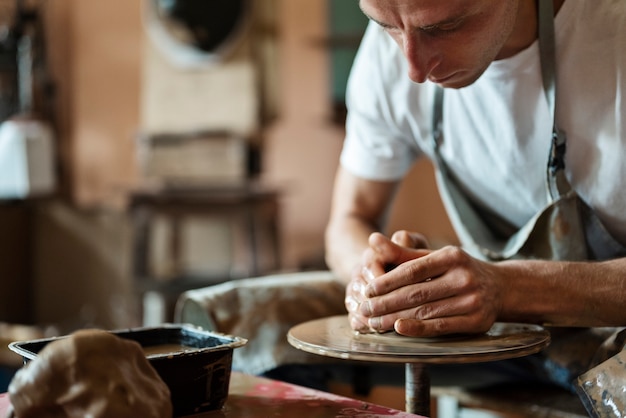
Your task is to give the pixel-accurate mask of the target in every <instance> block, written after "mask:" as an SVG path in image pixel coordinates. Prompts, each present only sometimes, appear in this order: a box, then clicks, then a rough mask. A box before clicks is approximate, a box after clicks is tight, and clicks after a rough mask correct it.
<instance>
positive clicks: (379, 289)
mask: <svg viewBox="0 0 626 418" xmlns="http://www.w3.org/2000/svg"><path fill="white" fill-rule="evenodd" d="M371 244H372V247H373V250H372V251H374V252H378V253H381V254H388V253H392V252H394V251H398V249H397V248H396V247H395V245H394V244H393V243H392V242H390V241H389V240H384V239H381V238H380V237H377V238H376V239H375V242H373V243H371ZM413 251H417V250H413ZM408 252H409V250H405V253H408ZM419 254H420V255H419V256H418V254H416V256H415V257H414V258H413V259H412V260H402V258H400V259H399V261H401V263H398V265H397V266H396V267H395V268H394V269H392V270H389V271H388V272H386V273H384V274H379V275H378V276H377V277H376V279H375V280H370V281H369V282H368V284H367V286H366V287H365V288H364V289H363V299H362V301H361V302H360V303H359V307H358V310H357V312H355V313H354V314H353V315H354V316H355V317H358V318H360V320H361V321H363V322H366V323H367V325H368V326H369V328H371V329H373V330H376V331H378V332H384V331H389V330H394V329H395V331H396V332H398V333H399V334H403V335H407V336H415V337H418V336H419V337H433V336H440V335H446V334H456V333H481V332H486V331H488V330H489V329H490V328H491V326H492V325H493V324H494V322H495V321H496V318H497V317H498V315H499V313H500V312H501V304H502V293H503V292H502V291H501V289H500V287H499V285H501V284H502V283H503V281H501V280H497V277H498V268H497V266H496V265H495V264H493V263H487V262H483V261H480V260H477V259H475V258H473V257H471V256H470V255H469V254H467V253H466V252H464V251H463V250H461V249H460V248H458V247H453V246H448V247H444V248H442V249H439V250H436V251H431V252H429V253H427V254H425V253H424V252H423V251H422V252H421V253H419ZM371 268H372V269H373V268H376V269H378V270H377V272H378V273H380V270H379V264H378V263H374V264H373V266H372V267H371Z"/></svg>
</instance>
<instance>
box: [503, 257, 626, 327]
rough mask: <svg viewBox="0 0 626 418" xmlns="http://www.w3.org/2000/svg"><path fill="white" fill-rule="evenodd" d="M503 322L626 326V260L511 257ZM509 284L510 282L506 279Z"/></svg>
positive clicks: (506, 269)
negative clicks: (625, 306) (589, 260)
mask: <svg viewBox="0 0 626 418" xmlns="http://www.w3.org/2000/svg"><path fill="white" fill-rule="evenodd" d="M499 267H501V273H502V280H503V281H504V282H505V283H504V284H503V289H504V292H503V293H504V294H503V300H502V311H501V315H500V318H499V320H506V321H529V322H536V323H543V324H548V325H555V326H620V325H626V310H624V307H623V305H624V301H626V259H616V260H611V261H604V262H555V261H539V260H536V261H535V260H532V261H518V260H515V261H505V262H501V263H499ZM507 281H508V282H509V283H506V282H507Z"/></svg>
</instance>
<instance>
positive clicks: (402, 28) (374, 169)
mask: <svg viewBox="0 0 626 418" xmlns="http://www.w3.org/2000/svg"><path fill="white" fill-rule="evenodd" d="M545 1H546V0H539V1H538V2H535V1H530V0H505V1H502V0H450V1H445V2H442V1H437V0H361V1H360V7H361V9H362V10H363V12H364V13H365V14H366V15H367V16H368V17H369V18H370V19H371V21H372V22H371V23H370V25H369V27H368V29H367V32H366V34H365V37H364V39H363V42H362V45H361V48H360V51H359V54H358V56H357V58H356V60H355V63H354V66H353V70H352V74H351V79H350V82H349V86H348V97H347V104H348V109H349V112H348V120H347V124H346V128H347V135H346V140H345V145H344V150H343V152H342V156H341V166H340V168H339V169H338V173H337V177H336V184H335V191H334V196H333V206H332V212H331V219H330V222H329V224H328V228H327V231H326V245H327V262H328V264H329V266H330V267H331V269H332V270H333V271H334V272H335V273H336V274H337V275H338V276H339V277H341V278H342V279H344V280H345V282H346V283H347V288H346V289H347V290H346V300H345V304H346V308H347V309H348V312H349V317H350V322H351V326H352V327H353V328H354V329H355V330H357V331H361V332H372V331H376V332H385V331H390V330H395V331H396V332H398V333H400V334H404V335H408V336H438V335H445V334H452V333H480V332H484V331H486V330H488V329H489V328H490V327H491V326H492V325H493V323H494V322H495V321H513V322H530V323H539V324H548V325H553V326H565V327H569V326H576V327H618V326H626V310H624V309H623V303H624V301H625V300H626V285H625V283H626V280H625V279H626V258H623V257H624V256H625V255H626V251H625V247H624V245H625V244H626V164H624V163H623V160H622V156H623V155H626V96H625V94H626V93H625V92H626V3H625V2H623V1H611V0H600V1H594V2H589V1H578V0H567V1H565V0H554V1H553V2H552V3H551V4H548V6H552V7H550V8H551V9H552V10H550V13H551V16H550V17H552V15H553V16H554V19H553V22H548V23H549V24H550V25H551V24H553V25H554V28H553V29H552V28H550V30H544V32H543V33H544V34H547V35H545V36H544V37H543V41H544V43H543V44H542V43H541V39H540V40H539V41H538V32H540V30H539V29H540V23H539V22H540V20H539V18H538V16H539V14H540V13H539V10H538V7H539V8H540V9H541V8H543V7H544V6H546V4H544V2H545ZM538 5H539V6H538ZM541 10H544V11H545V8H544V9H541ZM544 17H545V16H544ZM550 20H552V19H550ZM546 21H547V20H545V19H544V22H546ZM542 25H544V24H543V23H542ZM548 26H549V25H548ZM541 28H543V29H545V25H544V26H541ZM550 34H552V36H554V39H555V41H554V44H555V49H556V52H555V53H554V55H553V56H551V55H550V45H551V44H550ZM544 45H547V46H544ZM554 67H556V70H555V71H552V69H554ZM550 74H553V76H554V79H555V80H556V81H555V83H556V91H557V93H556V100H555V102H552V101H551V100H554V99H553V98H554V93H553V91H552V90H551V84H550V81H549V80H550V79H549V77H550ZM437 86H440V87H443V88H444V93H443V99H439V100H443V104H442V105H441V106H440V107H439V108H438V107H437V103H438V102H437V100H438V99H437V97H441V96H438V95H437V90H438V88H437ZM553 103H554V105H552V104H553ZM554 108H555V110H554ZM438 109H441V110H438ZM439 112H441V114H442V119H441V120H440V119H439V118H435V119H434V120H435V122H436V123H433V122H432V121H433V118H434V116H435V115H437V114H438V113H439ZM552 112H555V113H552ZM437 122H439V123H437ZM440 126H442V127H443V128H442V131H443V135H442V136H441V137H436V134H437V129H438V127H440ZM553 132H554V138H556V140H555V142H554V143H552V136H553V135H552V133H553ZM433 136H435V137H436V138H437V139H436V140H433ZM565 149H566V150H567V151H566V152H565ZM549 155H551V157H550V158H549ZM424 156H427V157H429V158H431V159H433V161H435V164H436V166H437V171H438V173H437V174H438V181H439V186H440V190H441V192H442V197H443V200H444V203H445V204H446V208H447V209H448V211H449V215H450V217H451V220H452V223H453V225H454V226H455V228H456V230H457V232H458V233H459V236H460V238H461V241H462V243H463V246H462V247H461V248H456V247H445V248H441V249H432V250H430V249H427V248H426V240H425V238H424V237H422V236H421V235H419V234H418V233H414V232H408V231H398V232H396V233H394V234H393V235H392V236H391V238H387V237H385V236H384V235H382V234H381V233H380V231H383V230H384V217H385V214H386V213H387V210H388V209H389V207H390V204H391V202H392V199H393V195H394V192H395V190H396V187H397V185H398V183H399V182H400V181H401V180H402V177H403V175H404V174H405V173H406V172H407V171H408V170H409V168H410V166H411V165H412V164H413V163H414V161H415V160H416V159H418V158H421V157H424ZM415 216H428V214H418V213H416V214H415ZM548 247H549V248H548Z"/></svg>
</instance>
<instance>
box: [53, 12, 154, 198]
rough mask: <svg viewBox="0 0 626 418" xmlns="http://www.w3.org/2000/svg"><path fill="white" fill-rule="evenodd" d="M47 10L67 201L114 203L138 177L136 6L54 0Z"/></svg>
mask: <svg viewBox="0 0 626 418" xmlns="http://www.w3.org/2000/svg"><path fill="white" fill-rule="evenodd" d="M47 11H48V19H47V21H48V33H49V40H48V44H49V45H48V46H49V49H50V56H51V60H50V61H51V65H52V72H53V76H54V79H55V81H56V83H57V86H58V102H57V103H58V105H59V106H58V109H59V111H60V113H61V115H60V138H59V141H60V146H61V152H62V156H63V170H64V174H67V176H66V177H65V180H66V182H67V183H68V185H69V186H70V187H71V197H72V199H73V200H74V201H75V202H76V203H77V204H78V205H79V206H82V207H96V206H98V205H102V204H105V205H110V204H119V202H120V199H122V198H123V195H122V193H123V192H124V190H125V189H126V188H128V187H129V186H130V185H132V184H133V182H135V181H136V176H137V174H136V171H137V170H136V164H135V154H134V137H135V133H136V129H137V121H138V119H139V88H140V70H141V68H140V65H141V55H140V51H141V43H142V42H143V32H142V31H143V29H142V27H141V2H140V1H139V0H108V1H103V2H99V1H96V2H94V1H82V0H58V1H52V2H48V5H47Z"/></svg>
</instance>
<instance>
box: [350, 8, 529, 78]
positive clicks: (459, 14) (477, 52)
mask: <svg viewBox="0 0 626 418" xmlns="http://www.w3.org/2000/svg"><path fill="white" fill-rule="evenodd" d="M526 1H528V0H526ZM518 6H519V0H360V7H361V9H362V10H363V12H364V13H365V14H366V15H367V16H368V17H369V18H370V19H372V20H373V21H375V22H377V23H378V24H379V25H381V27H382V28H383V29H384V30H385V31H386V32H387V33H388V34H389V35H390V36H391V37H392V38H393V39H394V40H395V41H396V43H397V44H398V46H399V47H400V49H402V52H403V53H404V56H405V57H406V59H407V61H408V63H409V74H408V75H409V77H410V78H411V80H413V81H415V82H417V83H423V82H424V81H426V80H430V81H432V82H435V83H438V84H440V85H442V86H443V87H452V88H461V87H465V86H468V85H470V84H472V83H473V82H474V81H476V80H477V79H478V78H479V77H480V76H481V74H482V73H483V72H484V71H485V70H486V69H487V67H488V66H489V64H490V63H491V62H492V61H493V60H495V59H498V58H501V57H502V56H501V55H502V51H503V47H504V46H505V44H506V43H507V41H508V40H509V38H510V37H511V34H512V32H513V30H514V28H515V23H516V19H517V14H518Z"/></svg>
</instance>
